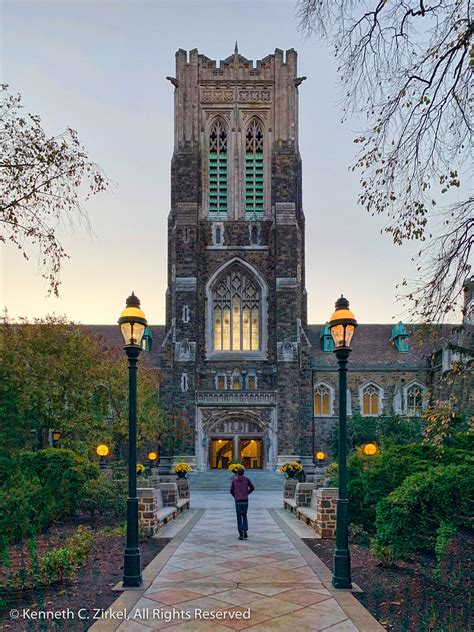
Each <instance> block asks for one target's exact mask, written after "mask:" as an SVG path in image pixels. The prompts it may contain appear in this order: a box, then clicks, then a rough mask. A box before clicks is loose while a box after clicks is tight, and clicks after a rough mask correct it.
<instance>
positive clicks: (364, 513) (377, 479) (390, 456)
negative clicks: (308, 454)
mask: <svg viewBox="0 0 474 632" xmlns="http://www.w3.org/2000/svg"><path fill="white" fill-rule="evenodd" d="M470 462H471V463H472V457H471V456H470V455H469V453H468V452H466V451H464V450H456V449H454V448H444V449H440V448H438V447H437V446H433V445H428V444H423V443H414V444H411V445H405V446H392V447H390V448H387V449H385V450H382V451H381V452H380V453H378V454H377V455H375V456H371V457H368V456H366V455H364V454H363V453H362V452H360V451H358V452H357V453H355V454H353V455H351V456H350V457H349V460H348V467H349V470H348V484H347V495H348V499H349V519H350V521H351V522H353V523H356V524H361V525H362V526H363V527H364V528H365V529H367V530H369V531H374V527H375V507H376V505H377V503H378V502H379V501H380V500H381V499H382V498H384V497H385V496H387V495H388V494H389V493H390V492H392V491H393V490H394V489H396V488H397V487H398V486H399V485H401V484H402V483H403V481H404V480H405V479H406V478H407V476H410V475H411V474H414V473H416V472H424V471H427V470H428V469H430V468H432V467H433V466H435V465H444V464H445V465H449V464H453V465H456V464H461V463H464V464H465V466H466V467H469V466H470V465H469V464H470Z"/></svg>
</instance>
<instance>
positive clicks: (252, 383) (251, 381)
mask: <svg viewBox="0 0 474 632" xmlns="http://www.w3.org/2000/svg"><path fill="white" fill-rule="evenodd" d="M256 388H257V378H256V377H255V375H249V376H248V377H247V389H248V390H249V391H254V390H255V389H256Z"/></svg>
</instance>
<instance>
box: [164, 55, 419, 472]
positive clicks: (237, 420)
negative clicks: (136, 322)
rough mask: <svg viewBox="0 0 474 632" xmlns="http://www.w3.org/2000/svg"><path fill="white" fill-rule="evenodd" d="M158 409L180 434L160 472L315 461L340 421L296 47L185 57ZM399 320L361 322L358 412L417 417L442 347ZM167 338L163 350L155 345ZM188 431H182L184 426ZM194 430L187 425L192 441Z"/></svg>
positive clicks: (354, 373) (354, 392)
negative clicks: (306, 201)
mask: <svg viewBox="0 0 474 632" xmlns="http://www.w3.org/2000/svg"><path fill="white" fill-rule="evenodd" d="M168 79H169V80H170V82H171V83H172V84H173V86H174V95H175V96H174V98H175V133H174V153H173V157H172V165H171V210H170V213H169V217H168V289H167V296H166V325H165V328H164V331H163V335H161V334H160V335H158V338H159V339H160V344H161V347H160V350H159V356H160V368H161V371H162V374H163V375H162V380H163V381H162V387H161V393H160V397H161V401H162V403H163V405H164V406H165V408H166V409H167V411H168V414H169V415H171V416H172V418H173V420H174V423H175V425H176V436H178V434H179V440H178V439H177V440H176V442H175V443H174V444H172V443H170V444H169V445H167V446H166V447H165V446H163V449H162V454H161V464H162V467H163V468H166V467H168V466H169V467H171V466H172V464H173V462H175V461H176V460H178V459H180V458H185V459H186V460H188V461H189V462H191V463H192V464H193V466H195V467H196V468H197V469H198V470H207V469H209V468H211V469H212V468H218V469H219V468H223V467H226V466H227V465H228V463H229V462H230V461H232V460H233V461H240V462H242V463H243V464H244V465H245V466H246V467H250V468H252V467H254V468H268V469H275V468H276V467H277V466H278V465H279V464H281V463H282V462H285V461H287V460H288V459H295V458H301V459H302V460H303V462H304V463H305V464H306V466H310V464H311V463H312V455H313V454H314V450H315V449H327V444H328V438H329V435H330V433H331V430H332V427H333V425H334V423H335V420H336V416H337V405H338V402H337V388H336V386H337V382H336V378H337V371H336V368H337V364H336V361H335V358H334V354H333V353H332V341H331V338H330V334H329V331H328V329H327V326H325V325H319V326H318V325H308V323H307V309H306V289H305V264H304V262H305V257H304V254H305V252H304V251H305V217H304V213H303V207H302V185H301V170H302V167H301V158H300V154H299V149H298V90H299V86H300V84H301V82H302V81H303V80H304V77H298V73H297V53H296V52H295V51H294V50H293V49H290V50H288V51H286V53H283V51H281V50H278V49H277V50H276V51H275V53H274V54H271V55H267V56H266V57H265V58H263V59H262V60H259V61H257V62H256V63H255V64H254V63H253V62H252V61H249V60H247V59H245V58H244V57H243V56H242V55H240V54H239V52H238V50H237V47H236V49H235V52H234V54H233V55H231V56H230V57H228V58H227V59H225V60H223V61H221V62H220V64H217V63H216V62H215V61H213V60H211V59H209V58H207V57H205V56H204V55H201V54H199V53H198V51H197V50H192V51H190V52H189V53H188V52H186V51H184V50H179V51H178V52H177V53H176V76H175V77H168ZM410 333H411V332H410V331H409V330H407V329H406V328H405V327H404V326H403V324H402V323H399V324H398V325H396V326H395V327H392V326H391V325H365V326H364V325H362V326H360V327H359V328H358V331H357V335H356V338H355V340H354V353H353V355H352V358H351V364H350V369H351V373H350V377H349V393H348V395H349V397H348V409H349V413H350V414H352V413H353V412H360V413H361V414H363V415H381V414H392V413H396V414H407V415H415V414H419V413H420V411H421V410H422V408H423V406H425V405H426V394H427V389H428V386H429V384H428V382H429V375H430V368H429V361H428V359H427V358H428V357H429V353H428V352H427V350H426V349H421V348H416V349H415V346H414V344H413V343H412V342H410V341H409V338H410ZM155 342H156V341H155ZM178 426H179V428H180V432H179V433H178ZM183 428H184V432H183Z"/></svg>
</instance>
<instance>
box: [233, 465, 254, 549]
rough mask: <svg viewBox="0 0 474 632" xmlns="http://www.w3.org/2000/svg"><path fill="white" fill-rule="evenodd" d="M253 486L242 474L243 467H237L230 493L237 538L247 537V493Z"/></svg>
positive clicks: (243, 538)
mask: <svg viewBox="0 0 474 632" xmlns="http://www.w3.org/2000/svg"><path fill="white" fill-rule="evenodd" d="M254 489H255V487H254V485H253V483H252V481H251V480H250V479H248V478H247V477H246V476H244V468H243V467H239V469H238V470H237V476H234V478H233V479H232V485H231V486H230V493H231V494H232V496H233V497H234V500H235V512H236V514H237V529H238V531H239V540H246V539H247V538H248V533H247V532H248V530H249V525H248V521H247V510H248V508H249V494H251V493H252V492H253V491H254Z"/></svg>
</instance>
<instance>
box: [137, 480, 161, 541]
mask: <svg viewBox="0 0 474 632" xmlns="http://www.w3.org/2000/svg"><path fill="white" fill-rule="evenodd" d="M137 496H138V524H139V525H140V527H142V528H144V529H145V530H146V532H147V533H148V535H154V534H155V533H156V530H157V524H156V511H157V493H156V489H153V488H151V487H150V488H148V487H147V488H139V489H137Z"/></svg>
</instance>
